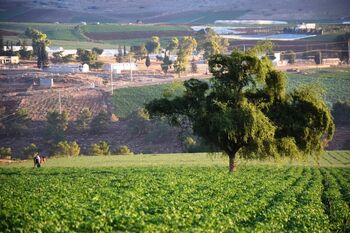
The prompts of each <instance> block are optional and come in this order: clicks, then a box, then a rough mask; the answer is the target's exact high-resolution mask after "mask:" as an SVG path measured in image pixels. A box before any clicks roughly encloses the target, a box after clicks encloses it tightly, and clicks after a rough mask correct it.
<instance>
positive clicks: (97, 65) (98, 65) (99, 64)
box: [90, 61, 104, 70]
mask: <svg viewBox="0 0 350 233" xmlns="http://www.w3.org/2000/svg"><path fill="white" fill-rule="evenodd" d="M103 65H104V63H103V62H101V61H96V62H94V63H93V64H90V68H92V69H97V70H98V69H101V68H102V67H103Z"/></svg>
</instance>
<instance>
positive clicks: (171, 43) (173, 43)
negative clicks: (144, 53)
mask: <svg viewBox="0 0 350 233" xmlns="http://www.w3.org/2000/svg"><path fill="white" fill-rule="evenodd" d="M178 47H179V39H177V37H173V38H171V40H170V41H169V44H168V46H167V47H166V50H167V51H169V55H170V52H172V51H174V50H175V49H177V48H178Z"/></svg>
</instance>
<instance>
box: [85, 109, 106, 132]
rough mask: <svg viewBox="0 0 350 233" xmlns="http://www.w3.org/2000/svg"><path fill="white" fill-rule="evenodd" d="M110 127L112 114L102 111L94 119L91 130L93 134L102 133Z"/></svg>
mask: <svg viewBox="0 0 350 233" xmlns="http://www.w3.org/2000/svg"><path fill="white" fill-rule="evenodd" d="M109 125H110V114H109V113H108V112H107V111H106V110H102V111H101V112H99V114H98V115H97V116H95V117H94V118H93V119H92V121H91V124H90V129H91V131H92V132H93V133H102V132H104V131H105V130H106V129H107V128H108V127H109Z"/></svg>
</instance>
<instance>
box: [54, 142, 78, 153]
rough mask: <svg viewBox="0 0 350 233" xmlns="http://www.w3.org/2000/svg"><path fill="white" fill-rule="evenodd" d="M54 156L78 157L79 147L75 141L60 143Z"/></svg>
mask: <svg viewBox="0 0 350 233" xmlns="http://www.w3.org/2000/svg"><path fill="white" fill-rule="evenodd" d="M55 154H56V155H68V156H78V155H79V154H80V146H79V145H78V143H77V142H76V141H72V142H67V141H61V142H59V143H58V144H57V146H56V150H55Z"/></svg>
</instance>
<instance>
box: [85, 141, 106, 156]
mask: <svg viewBox="0 0 350 233" xmlns="http://www.w3.org/2000/svg"><path fill="white" fill-rule="evenodd" d="M89 154H90V155H109V154H110V150H109V144H108V142H107V141H100V142H99V143H97V144H95V143H94V144H91V146H90V150H89Z"/></svg>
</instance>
